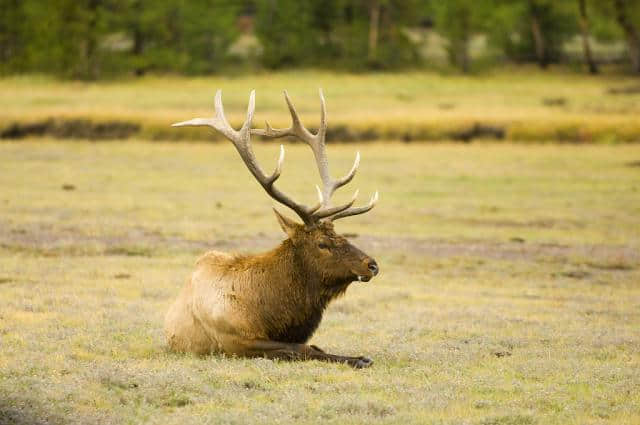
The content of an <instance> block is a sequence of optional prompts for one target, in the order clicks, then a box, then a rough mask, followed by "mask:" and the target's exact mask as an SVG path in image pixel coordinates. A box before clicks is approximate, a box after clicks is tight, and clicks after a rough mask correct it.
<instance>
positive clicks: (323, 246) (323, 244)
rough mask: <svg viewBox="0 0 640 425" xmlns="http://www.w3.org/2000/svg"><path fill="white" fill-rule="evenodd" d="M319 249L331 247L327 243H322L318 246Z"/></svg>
mask: <svg viewBox="0 0 640 425" xmlns="http://www.w3.org/2000/svg"><path fill="white" fill-rule="evenodd" d="M318 248H320V249H329V245H327V244H326V243H323V242H320V243H319V244H318Z"/></svg>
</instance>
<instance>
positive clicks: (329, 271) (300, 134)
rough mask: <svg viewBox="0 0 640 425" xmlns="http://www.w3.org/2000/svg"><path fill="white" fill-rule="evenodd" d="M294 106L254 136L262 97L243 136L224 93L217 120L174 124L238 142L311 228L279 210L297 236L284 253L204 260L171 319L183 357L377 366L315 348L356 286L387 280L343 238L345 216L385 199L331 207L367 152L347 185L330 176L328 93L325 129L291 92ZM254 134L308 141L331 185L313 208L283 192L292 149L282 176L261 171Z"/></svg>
mask: <svg viewBox="0 0 640 425" xmlns="http://www.w3.org/2000/svg"><path fill="white" fill-rule="evenodd" d="M284 96H285V100H286V102H287V105H288V107H289V112H290V113H291V118H292V124H291V126H290V127H289V128H286V129H276V128H272V127H271V126H270V125H269V123H266V128H265V129H264V130H262V129H253V128H251V122H252V118H253V113H254V109H255V91H252V92H251V95H250V96H249V107H248V111H247V118H246V121H245V122H244V124H243V125H242V128H240V130H238V131H237V130H235V129H234V128H232V127H231V125H230V124H229V122H228V121H227V119H226V118H225V115H224V110H223V107H222V94H221V91H220V90H218V91H217V93H216V96H215V116H214V117H213V118H194V119H192V120H189V121H183V122H179V123H176V124H173V126H175V127H180V126H210V127H213V128H214V129H215V130H217V131H219V132H220V133H222V134H223V135H224V136H225V137H226V138H227V139H229V140H230V141H231V142H232V143H233V145H234V146H235V148H236V150H237V151H238V153H239V154H240V158H241V159H242V160H243V161H244V163H245V165H246V167H247V168H248V169H249V171H250V172H251V174H252V175H253V176H254V177H255V179H256V180H257V181H258V183H260V185H261V186H262V187H263V188H264V190H265V191H266V192H267V194H269V196H271V197H272V198H273V199H275V200H276V201H278V202H279V203H281V204H283V205H285V206H286V207H288V208H290V209H291V210H293V211H294V212H295V213H296V214H297V215H298V217H300V219H301V220H302V223H297V222H295V221H294V220H292V219H290V218H287V217H286V216H284V215H283V214H281V213H280V212H278V210H276V209H275V208H274V212H275V214H276V218H277V219H278V222H279V223H280V226H281V227H282V230H284V232H285V233H286V235H287V236H288V238H287V239H286V240H284V241H283V242H282V243H281V244H280V245H279V246H278V247H276V248H275V249H273V250H271V251H269V252H266V253H263V254H257V255H237V254H228V253H225V252H219V251H209V252H207V253H206V254H204V255H203V256H202V257H200V259H198V260H197V261H196V267H195V271H194V272H193V273H192V274H191V277H190V278H189V279H188V281H187V282H186V284H185V286H184V287H183V288H182V291H181V292H180V295H179V296H178V298H177V300H176V301H175V302H174V303H173V305H172V306H171V307H170V308H169V311H168V312H167V315H166V317H165V334H166V338H167V342H168V345H169V347H170V348H171V349H172V350H174V351H178V352H193V353H196V354H200V355H204V354H209V353H224V354H227V355H231V356H233V355H235V356H244V357H267V358H271V359H283V360H312V359H314V360H321V361H328V362H340V363H347V364H349V365H351V366H353V367H355V368H364V367H369V366H370V365H371V364H372V363H373V362H372V361H371V360H370V359H368V358H366V357H363V356H357V357H349V356H339V355H334V354H329V353H326V352H324V351H323V350H321V349H320V348H318V347H316V346H314V345H307V344H306V342H307V341H308V340H309V338H310V337H311V335H312V334H313V332H314V331H315V330H316V329H317V327H318V325H319V324H320V320H321V319H322V314H323V312H324V310H325V308H326V307H327V305H328V304H329V302H331V301H332V300H334V299H335V298H336V297H338V296H340V295H342V294H344V292H345V291H346V289H347V287H348V286H349V285H350V284H351V283H352V282H354V281H361V282H368V281H369V280H370V279H371V278H373V277H374V276H376V275H377V274H378V265H377V263H376V261H375V260H374V259H373V258H371V257H369V256H368V255H367V254H365V253H364V252H362V251H361V250H360V249H358V248H356V247H355V246H353V245H352V244H351V243H349V241H347V239H346V238H345V237H343V236H341V235H338V234H337V233H336V232H335V231H334V227H333V222H334V221H335V220H337V219H340V218H344V217H349V216H353V215H357V214H363V213H366V212H367V211H369V210H371V209H372V208H373V207H374V205H375V204H376V202H377V200H378V192H376V193H375V194H374V195H373V196H372V198H371V200H370V201H369V203H368V204H367V205H364V206H361V207H354V206H353V204H354V203H355V200H356V197H357V195H358V191H356V193H355V194H354V196H353V198H351V200H350V201H349V202H347V203H345V204H342V205H337V206H331V204H330V198H331V195H332V194H333V193H334V192H335V191H336V189H338V188H340V187H341V186H344V185H346V184H347V183H349V182H350V181H351V180H352V179H353V177H354V175H355V173H356V170H357V169H358V165H359V163H360V153H359V152H358V153H357V154H356V159H355V162H354V164H353V167H352V168H351V170H350V171H349V172H348V173H347V174H346V175H345V176H344V177H342V178H339V179H333V178H331V176H330V175H329V162H328V160H327V154H326V149H325V135H326V131H327V121H326V106H325V101H324V96H323V94H322V90H320V104H321V115H320V128H319V129H318V131H317V133H316V134H313V133H311V132H310V131H309V130H307V129H306V128H305V127H304V126H303V125H302V123H301V121H300V118H299V117H298V114H297V112H296V109H295V108H294V106H293V104H292V103H291V100H290V99H289V96H288V94H287V92H286V91H285V92H284ZM251 135H259V136H263V137H266V138H279V137H285V136H293V137H295V138H297V139H299V140H301V141H303V142H304V143H306V144H308V145H309V146H310V147H311V149H312V151H313V154H314V157H315V161H316V164H317V167H318V170H319V173H320V177H321V180H322V189H320V188H319V187H318V186H316V189H317V195H318V202H317V203H316V204H315V205H312V206H307V205H303V204H300V203H298V202H296V201H294V200H293V199H292V198H291V197H290V196H288V195H286V194H285V193H284V192H282V191H281V190H279V189H278V188H277V187H276V186H275V182H276V180H278V178H279V177H280V174H281V172H282V165H283V162H284V147H283V146H282V145H280V157H279V159H278V163H277V166H276V168H275V171H274V172H273V173H272V174H270V175H267V174H265V172H264V171H263V170H262V168H261V167H260V165H259V164H258V162H257V161H256V157H255V155H254V153H253V149H252V147H251V141H250V138H251Z"/></svg>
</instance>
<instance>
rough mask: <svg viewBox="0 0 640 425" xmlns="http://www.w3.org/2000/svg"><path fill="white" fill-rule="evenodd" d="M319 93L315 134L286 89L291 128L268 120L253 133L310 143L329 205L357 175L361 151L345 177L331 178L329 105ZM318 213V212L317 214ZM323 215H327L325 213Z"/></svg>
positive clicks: (327, 205)
mask: <svg viewBox="0 0 640 425" xmlns="http://www.w3.org/2000/svg"><path fill="white" fill-rule="evenodd" d="M318 94H319V97H320V127H319V128H318V132H317V133H316V134H315V135H314V134H312V133H311V132H310V131H309V130H307V129H306V128H305V127H304V125H302V121H301V120H300V116H299V115H298V112H297V111H296V108H295V106H294V105H293V102H292V101H291V98H290V97H289V93H288V92H287V91H286V90H285V91H284V98H285V101H286V102H287V107H288V108H289V113H290V114H291V126H290V127H289V128H284V129H276V128H273V127H271V126H270V125H269V123H268V122H267V123H265V124H266V126H265V127H266V128H265V129H264V130H260V129H254V130H251V133H252V134H256V135H260V136H264V137H271V138H278V137H285V136H293V137H296V138H298V139H300V140H302V141H303V142H305V143H306V144H308V145H309V146H310V147H311V150H312V151H313V154H314V157H315V160H316V164H317V166H318V172H319V173H320V178H321V180H322V186H323V188H322V195H323V196H322V198H323V201H322V206H323V207H329V203H330V200H331V195H333V193H334V192H335V191H336V190H337V189H338V188H340V187H342V186H344V185H345V184H347V183H349V182H350V181H351V180H352V179H353V177H354V176H355V173H356V171H357V169H358V165H359V163H360V153H359V152H358V153H357V154H356V160H355V162H354V164H353V167H352V168H351V170H350V171H349V172H348V173H347V174H346V175H345V176H344V177H342V178H340V179H337V180H333V179H332V178H331V176H330V175H329V160H328V159H327V154H326V145H325V136H326V133H327V106H326V102H325V100H324V94H323V92H322V89H319V90H318ZM317 214H318V212H316V214H315V215H317ZM322 216H323V217H326V215H324V214H323V215H322Z"/></svg>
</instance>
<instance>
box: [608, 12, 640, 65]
mask: <svg viewBox="0 0 640 425" xmlns="http://www.w3.org/2000/svg"><path fill="white" fill-rule="evenodd" d="M614 4H615V7H616V18H617V20H618V24H620V26H621V27H622V29H623V30H624V34H625V37H626V38H627V49H628V51H629V59H630V60H631V67H632V69H633V72H635V73H638V74H640V35H639V34H638V29H637V28H636V27H635V25H633V22H631V20H630V19H629V17H628V16H627V11H626V10H625V1H624V0H614Z"/></svg>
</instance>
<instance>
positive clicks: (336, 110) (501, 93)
mask: <svg viewBox="0 0 640 425" xmlns="http://www.w3.org/2000/svg"><path fill="white" fill-rule="evenodd" d="M637 86H638V83H637V80H636V79H633V78H629V77H622V76H620V75H609V76H600V77H593V76H587V75H583V74H575V73H570V72H561V71H554V72H546V73H545V72H540V71H537V70H535V69H530V68H508V69H506V70H504V71H500V72H496V73H492V74H486V75H481V76H441V75H437V74H433V73H423V72H413V73H401V74H384V73H381V74H370V75H353V74H335V73H329V72H319V71H296V72H282V73H275V74H264V75H253V76H239V77H236V78H233V77H206V78H190V79H186V78H180V77H147V78H143V79H137V80H133V79H132V80H128V81H124V82H112V83H104V82H103V83H80V82H57V81H54V80H51V79H48V78H44V77H40V78H38V77H15V78H5V79H0V102H2V105H3V108H2V111H1V112H0V127H7V126H9V125H10V124H11V123H13V122H34V121H39V120H43V119H47V118H58V119H73V118H85V119H91V120H95V121H99V122H101V121H102V122H103V121H107V120H114V119H116V120H125V121H131V122H133V123H136V124H139V125H140V126H141V130H140V133H139V136H140V137H144V138H149V139H179V138H195V139H204V138H209V137H215V135H209V134H208V133H207V132H206V131H205V130H201V129H191V130H192V131H187V130H184V129H183V130H181V131H179V132H178V131H176V130H175V129H170V128H169V127H168V126H169V124H170V123H172V122H175V121H177V120H182V119H188V118H191V117H193V116H208V115H211V114H212V113H213V95H214V92H215V90H216V89H218V88H221V89H223V91H224V104H225V107H226V111H227V115H228V117H229V118H230V119H231V120H232V121H233V122H234V123H240V122H241V121H242V120H243V119H244V114H245V111H246V104H247V100H248V95H249V91H250V90H251V89H256V91H257V107H256V117H255V123H256V125H258V126H262V123H263V121H264V120H265V119H268V120H269V121H270V122H271V123H272V124H274V125H286V124H288V121H289V117H288V112H287V109H286V107H285V104H284V100H283V98H282V90H283V89H285V88H286V89H288V90H289V92H290V94H291V96H292V98H293V100H294V103H295V104H296V105H297V107H298V109H299V111H300V113H301V115H302V118H303V120H304V121H305V122H306V123H307V124H308V125H309V126H315V125H317V124H316V123H317V120H318V109H319V106H318V97H317V88H318V87H323V88H324V91H325V96H326V98H327V104H328V111H329V120H330V128H331V129H334V130H337V129H340V128H345V127H346V128H347V129H348V130H349V131H348V132H347V133H344V132H343V133H340V134H337V135H336V138H337V139H338V140H339V139H344V138H347V137H348V136H349V134H350V133H351V134H355V135H356V136H358V137H363V138H369V139H400V138H410V139H414V140H415V139H417V140H425V139H426V140H440V139H446V138H451V137H454V138H455V137H456V136H455V133H458V132H461V131H464V130H468V129H470V128H472V127H473V125H474V124H475V123H481V124H483V125H492V126H497V127H501V128H503V129H504V130H505V138H506V139H508V140H516V141H523V140H524V141H529V140H534V141H535V140H558V141H569V142H601V143H615V142H629V141H638V140H639V139H640V136H639V135H640V124H639V122H638V120H637V119H636V117H637V116H638V115H639V114H640V93H637V92H636V93H631V94H617V95H614V94H610V93H609V89H611V88H614V89H621V88H634V87H636V88H637ZM558 100H560V102H564V104H561V105H559V106H553V105H552V106H549V105H546V104H545V102H548V101H551V102H552V103H553V102H554V101H558ZM349 132H350V133H349Z"/></svg>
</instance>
